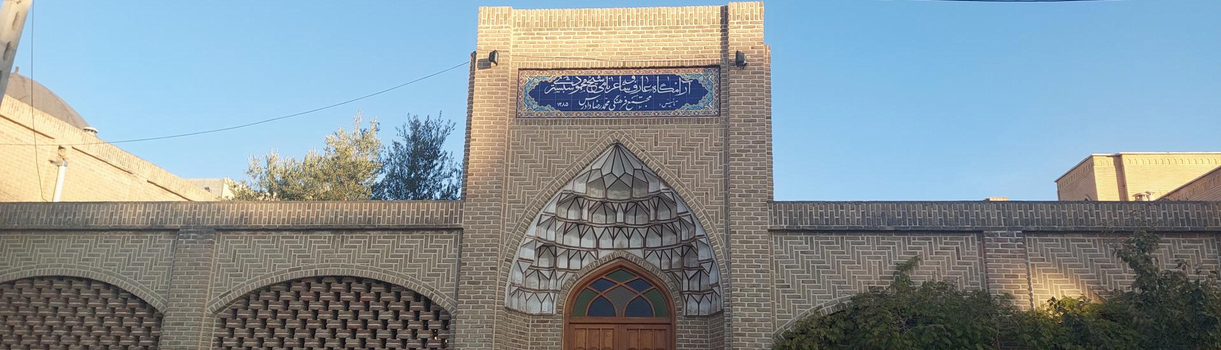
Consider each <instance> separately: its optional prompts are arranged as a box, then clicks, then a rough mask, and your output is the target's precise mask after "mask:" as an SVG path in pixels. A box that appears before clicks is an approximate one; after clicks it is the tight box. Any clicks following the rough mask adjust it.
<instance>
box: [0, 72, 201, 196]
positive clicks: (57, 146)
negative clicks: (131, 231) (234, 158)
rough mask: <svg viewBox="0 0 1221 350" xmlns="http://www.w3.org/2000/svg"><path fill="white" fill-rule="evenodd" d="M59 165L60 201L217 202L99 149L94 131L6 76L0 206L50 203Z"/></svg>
mask: <svg viewBox="0 0 1221 350" xmlns="http://www.w3.org/2000/svg"><path fill="white" fill-rule="evenodd" d="M31 101H32V102H31ZM30 103H33V104H34V106H31V105H30ZM33 144H37V147H35V146H33ZM64 158H66V160H67V168H66V171H65V175H64V181H63V184H62V185H63V189H62V196H61V200H62V201H184V200H185V201H211V200H216V198H217V197H216V196H214V195H212V194H211V193H208V191H205V190H203V189H202V188H199V187H197V186H195V185H193V184H191V183H190V182H187V181H186V180H183V179H182V178H179V177H177V176H174V174H171V173H169V172H167V171H165V170H164V169H161V168H159V167H157V166H156V165H153V164H152V163H149V162H147V161H145V160H143V159H140V158H139V157H136V156H134V155H132V154H130V153H127V152H125V151H123V150H122V149H120V148H118V147H115V146H113V145H110V144H107V143H105V142H103V141H102V140H101V139H99V138H98V137H97V130H96V129H93V128H92V127H90V126H89V123H88V122H86V121H85V119H84V118H82V117H81V116H80V114H79V113H77V112H76V110H75V109H73V108H72V106H70V105H68V103H67V102H64V100H63V99H60V98H59V96H57V95H55V93H54V92H51V90H50V89H47V87H45V86H43V85H42V84H39V83H38V82H36V81H33V80H31V79H29V78H27V77H25V76H23V75H20V74H17V73H16V72H14V73H12V74H11V75H10V76H9V82H8V88H7V89H6V90H5V96H4V101H3V103H0V202H41V201H51V200H52V199H53V197H54V193H55V183H56V179H57V173H58V170H59V169H58V167H57V165H56V164H54V163H52V162H58V161H61V160H63V159H64Z"/></svg>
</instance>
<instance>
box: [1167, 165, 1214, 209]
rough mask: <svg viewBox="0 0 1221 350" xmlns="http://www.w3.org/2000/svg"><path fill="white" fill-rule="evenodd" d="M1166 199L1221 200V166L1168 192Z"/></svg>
mask: <svg viewBox="0 0 1221 350" xmlns="http://www.w3.org/2000/svg"><path fill="white" fill-rule="evenodd" d="M1161 199H1162V200H1164V201H1221V167H1217V168H1216V169H1213V171H1210V172H1208V173H1207V174H1204V175H1200V177H1198V178H1196V179H1194V180H1191V181H1189V182H1187V184H1185V185H1183V186H1180V187H1179V188H1177V189H1175V190H1173V191H1170V192H1168V193H1166V195H1165V196H1162V198H1161Z"/></svg>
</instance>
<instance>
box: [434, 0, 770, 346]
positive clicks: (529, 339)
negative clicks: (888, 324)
mask: <svg viewBox="0 0 1221 350" xmlns="http://www.w3.org/2000/svg"><path fill="white" fill-rule="evenodd" d="M492 52H495V53H496V55H495V62H492V61H491V60H490V58H492V57H490V54H491V53H492ZM739 52H740V54H739ZM473 57H474V59H473V61H472V66H473V67H472V71H471V82H470V101H469V103H470V108H469V115H468V125H469V127H468V130H467V137H468V144H467V150H466V160H467V164H466V170H467V172H466V174H467V179H466V184H467V187H466V193H465V207H464V210H463V223H464V224H463V226H464V227H463V236H462V240H461V256H460V264H461V268H460V277H459V281H460V282H459V288H458V309H457V310H456V313H455V320H456V324H457V334H456V337H455V345H457V346H458V347H459V348H461V349H492V348H498V349H509V348H514V349H526V348H528V349H560V348H562V347H563V341H564V339H565V337H566V336H570V335H566V334H565V333H566V331H565V324H566V323H565V322H566V321H565V317H566V316H567V315H566V314H565V313H566V310H565V306H566V300H567V299H568V297H569V296H570V295H573V294H572V293H575V292H574V289H573V288H574V284H576V283H578V280H580V279H581V278H582V277H583V276H585V274H588V273H591V272H592V271H594V270H596V269H597V268H598V267H599V266H602V265H604V264H607V263H610V262H611V261H614V260H628V261H631V262H634V263H636V264H637V265H640V267H641V268H643V269H645V270H648V271H651V272H655V273H656V274H658V275H661V276H685V275H694V276H697V277H693V278H695V280H692V281H685V280H676V279H675V278H672V277H662V278H661V279H660V280H663V281H665V283H667V284H671V283H672V285H670V288H668V289H669V290H671V291H672V292H673V295H672V299H673V300H671V302H672V303H673V304H675V310H676V314H677V315H676V316H675V317H674V321H673V322H674V323H673V327H674V333H673V334H674V337H675V340H674V341H673V343H672V344H673V345H672V346H675V347H676V348H679V349H723V348H734V349H758V348H765V347H767V346H768V345H769V344H770V340H771V338H772V336H773V333H772V332H773V330H774V325H773V324H772V323H773V316H772V301H771V295H772V290H771V283H772V281H773V279H772V275H771V263H770V261H771V260H770V254H771V251H772V248H771V244H772V243H771V242H772V241H771V239H770V236H769V233H768V230H767V229H768V226H767V225H768V215H769V214H768V201H770V200H771V199H772V163H771V159H772V151H771V119H770V117H771V94H770V78H771V77H770V71H771V67H770V53H769V48H768V46H767V45H765V44H764V43H763V4H762V3H753V2H752V3H731V4H729V5H728V6H701V7H677V8H629V9H572V10H515V9H512V8H508V7H484V8H481V9H480V11H479V35H478V43H477V46H476V51H475V53H474V56H473ZM738 57H741V58H742V59H743V62H738V61H737V58H738ZM741 63H744V65H743V64H741ZM691 72H704V74H708V73H707V72H712V73H711V74H712V75H711V76H712V77H713V78H712V79H711V81H710V82H704V84H707V85H706V90H707V91H709V92H708V94H711V95H712V96H709V97H708V98H707V99H705V100H703V102H701V104H700V106H702V107H701V108H703V109H702V110H700V111H689V110H674V111H653V112H647V113H644V112H642V113H618V114H616V113H601V114H599V113H585V112H571V113H569V112H539V113H534V114H532V113H533V112H532V110H530V109H529V108H528V107H529V106H528V104H529V103H530V102H523V101H524V99H525V97H526V96H524V95H523V94H529V92H527V93H523V91H525V90H528V87H529V86H530V85H528V84H529V81H537V80H530V78H531V77H535V76H561V75H566V74H568V75H583V76H598V75H607V74H609V75H616V74H618V76H621V77H626V76H629V75H631V77H633V78H634V77H636V75H635V74H641V76H644V75H649V74H670V73H674V74H696V73H691ZM688 76H690V75H688ZM544 78H545V77H544ZM644 79H648V77H646V78H644ZM531 91H533V90H531ZM667 91H668V90H667ZM543 109H547V108H542V109H538V110H543ZM561 109H562V108H561ZM595 109H596V108H595ZM611 149H613V150H614V151H613V152H612V151H610V150H611ZM607 154H614V156H613V157H622V158H624V159H628V158H631V159H632V160H631V162H639V163H641V164H642V165H640V166H639V168H638V169H637V170H636V174H645V173H647V175H640V176H642V178H650V179H651V178H653V177H656V178H658V179H659V182H660V183H661V185H660V186H661V189H660V190H658V191H660V192H659V193H664V194H666V195H669V194H675V195H676V196H677V197H680V198H681V199H679V200H678V203H680V204H678V205H679V210H680V211H683V213H687V214H683V215H688V214H689V216H690V219H689V221H690V222H692V223H694V225H695V226H698V227H699V228H698V229H697V230H702V231H700V232H698V233H697V234H696V237H695V238H692V239H690V240H686V239H685V238H684V239H683V241H684V242H686V241H690V242H693V243H691V245H690V246H681V243H680V244H676V245H675V246H674V249H672V251H675V252H677V251H680V250H681V251H687V252H695V251H697V250H699V249H696V248H697V247H696V246H703V245H708V246H710V249H708V250H707V252H706V253H705V252H704V251H702V250H699V252H700V253H701V254H703V255H701V257H700V262H701V263H700V265H699V266H702V268H701V267H691V265H690V264H688V266H687V267H685V268H680V267H675V266H671V265H667V264H665V263H662V264H655V263H650V261H653V260H650V259H654V260H655V257H654V258H650V256H651V255H650V254H655V253H656V252H658V251H661V250H665V249H669V248H664V249H663V248H656V249H653V250H650V249H651V248H642V250H641V249H638V250H632V249H603V247H605V246H606V245H594V246H590V247H587V248H581V247H575V248H574V249H569V250H565V249H566V248H564V247H566V245H565V244H564V243H563V242H558V243H557V242H547V241H545V239H542V238H541V237H542V236H537V237H536V236H535V232H536V231H535V230H536V229H538V230H542V229H541V228H537V227H536V225H538V223H539V222H541V221H539V220H541V219H536V218H544V217H549V216H548V215H555V214H554V213H552V211H554V210H555V209H554V204H555V203H556V201H557V200H560V201H562V200H563V199H562V198H561V197H560V195H558V194H557V193H561V194H565V193H571V192H574V191H577V192H579V191H585V190H584V188H585V187H584V186H585V183H584V181H585V180H574V177H579V178H581V179H585V176H586V174H588V173H590V172H591V171H593V172H598V171H602V170H603V168H598V165H596V164H601V163H597V162H598V161H600V160H601V159H605V158H603V157H606V155H607ZM620 154H621V156H620ZM606 164H610V163H606ZM633 164H634V163H633ZM610 168H611V166H610V165H607V166H606V168H605V169H610ZM607 171H610V170H607ZM578 175H579V176H578ZM573 186H576V187H573ZM591 186H592V185H591ZM653 187H654V190H656V186H653ZM574 188H575V189H576V190H574ZM667 198H668V197H667ZM549 200H550V202H549ZM603 239H605V240H606V241H607V242H610V241H611V240H612V239H611V238H610V237H609V236H605V237H603ZM557 240H558V239H557ZM665 240H666V238H665V237H662V238H660V239H659V242H660V241H665ZM535 241H539V242H535ZM703 242H707V243H703ZM607 244H609V243H607ZM649 244H651V243H649ZM557 246H558V247H560V248H557V249H560V250H561V251H565V252H568V253H569V254H573V253H572V252H573V251H579V253H581V254H585V255H582V256H586V257H589V259H588V260H583V261H581V262H579V263H576V262H574V263H571V264H568V263H566V265H565V267H564V268H559V267H556V268H554V269H551V268H549V267H544V268H539V267H538V265H539V264H542V263H541V262H536V261H534V260H531V259H533V257H534V255H529V254H535V250H542V249H544V248H555V247H557ZM627 246H628V245H627V243H624V245H623V247H627ZM649 247H652V246H651V245H650V246H649ZM688 248H690V249H688ZM684 249H686V250H684ZM667 251H671V250H667ZM691 254H692V256H694V254H695V253H691ZM691 259H695V258H694V257H691ZM522 261H527V262H531V263H533V264H534V267H532V268H534V269H541V270H545V271H543V272H547V273H550V272H551V271H560V272H563V273H566V275H564V274H561V275H557V276H559V277H550V278H551V279H548V280H546V281H549V283H551V284H549V286H550V287H538V286H537V285H535V286H531V284H530V283H529V281H524V282H523V280H529V279H530V277H522V275H521V274H515V273H514V271H515V269H516V268H518V266H519V265H518V264H520V263H522ZM573 261H576V260H573ZM565 269H567V270H565ZM680 270H681V271H680ZM530 271H535V270H530ZM535 272H537V271H535ZM527 273H530V272H527ZM557 273H558V272H557ZM701 278H702V280H701ZM709 279H710V280H711V282H709ZM519 282H520V283H519ZM534 283H538V282H534ZM547 283H548V282H544V283H542V284H543V285H548V284H547ZM540 288H541V290H540ZM522 291H525V292H526V293H532V294H529V295H531V296H533V297H539V298H543V299H546V300H544V301H543V302H542V303H541V306H540V304H538V303H536V302H534V301H529V302H527V301H524V300H526V299H528V298H529V297H524V296H523V297H521V299H514V298H515V297H516V296H518V295H519V294H513V293H521V292H522ZM547 298H550V299H547ZM510 299H513V300H522V301H521V302H520V303H518V302H516V301H515V302H514V303H509V302H508V301H507V300H510Z"/></svg>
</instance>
